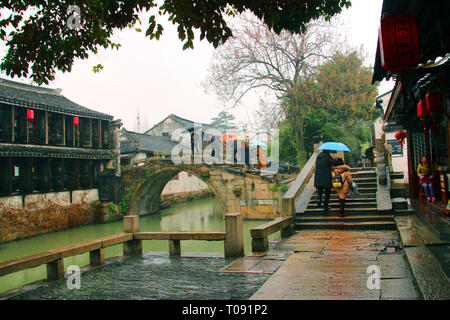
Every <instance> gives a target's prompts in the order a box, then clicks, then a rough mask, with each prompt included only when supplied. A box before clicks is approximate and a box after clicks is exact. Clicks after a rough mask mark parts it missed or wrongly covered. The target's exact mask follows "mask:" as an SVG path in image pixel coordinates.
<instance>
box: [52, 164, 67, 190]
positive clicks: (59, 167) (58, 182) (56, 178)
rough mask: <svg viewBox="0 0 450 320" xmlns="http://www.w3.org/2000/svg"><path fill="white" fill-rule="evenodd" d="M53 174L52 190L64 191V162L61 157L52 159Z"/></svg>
mask: <svg viewBox="0 0 450 320" xmlns="http://www.w3.org/2000/svg"><path fill="white" fill-rule="evenodd" d="M50 167H51V176H52V183H51V186H52V189H53V190H52V191H62V190H63V189H64V180H63V178H64V177H63V164H62V160H61V159H51V162H50Z"/></svg>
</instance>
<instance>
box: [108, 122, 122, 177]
mask: <svg viewBox="0 0 450 320" xmlns="http://www.w3.org/2000/svg"><path fill="white" fill-rule="evenodd" d="M121 126H122V122H121V120H120V119H119V120H114V121H111V124H110V128H111V131H112V135H111V137H112V149H113V151H114V163H113V168H114V170H115V174H116V176H118V177H120V174H121V170H120V127H121Z"/></svg>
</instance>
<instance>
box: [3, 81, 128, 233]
mask: <svg viewBox="0 0 450 320" xmlns="http://www.w3.org/2000/svg"><path fill="white" fill-rule="evenodd" d="M120 125H121V123H120V121H113V116H111V115H108V114H104V113H101V112H97V111H94V110H91V109H88V108H85V107H83V106H80V105H79V104H77V103H75V102H73V101H71V100H69V99H67V98H66V97H64V96H63V95H61V90H59V89H49V88H43V87H38V86H33V85H27V84H23V83H19V82H15V81H10V80H6V79H1V78H0V221H2V223H1V224H0V242H3V241H10V240H14V239H18V238H26V237H30V236H33V235H36V234H41V233H46V232H51V231H56V230H64V229H67V228H71V227H74V226H80V225H84V224H88V223H93V222H95V221H97V222H102V221H104V214H103V213H102V212H103V211H102V210H103V209H101V207H102V206H103V205H104V204H105V203H106V202H110V201H113V202H115V203H118V202H120V201H121V177H120V165H119V156H120V154H119V152H120V147H119V134H118V133H119V127H120ZM101 202H104V203H101ZM105 205H106V206H107V204H105ZM17 219H19V220H17ZM19 221H20V223H18V222H19Z"/></svg>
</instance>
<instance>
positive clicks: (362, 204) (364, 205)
mask: <svg viewBox="0 0 450 320" xmlns="http://www.w3.org/2000/svg"><path fill="white" fill-rule="evenodd" d="M328 205H329V206H330V207H331V208H339V206H340V203H339V200H333V201H330V203H329V204H328ZM367 207H370V208H376V207H377V202H376V201H370V202H369V201H365V202H356V201H347V200H346V201H345V208H367ZM307 208H308V209H318V208H317V202H315V203H311V202H310V203H309V204H308V207H307Z"/></svg>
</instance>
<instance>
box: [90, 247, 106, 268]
mask: <svg viewBox="0 0 450 320" xmlns="http://www.w3.org/2000/svg"><path fill="white" fill-rule="evenodd" d="M89 264H90V265H92V266H101V265H102V264H105V249H103V248H98V249H96V250H92V251H89Z"/></svg>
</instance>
